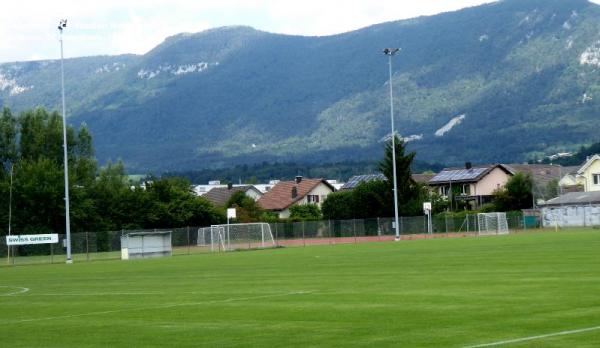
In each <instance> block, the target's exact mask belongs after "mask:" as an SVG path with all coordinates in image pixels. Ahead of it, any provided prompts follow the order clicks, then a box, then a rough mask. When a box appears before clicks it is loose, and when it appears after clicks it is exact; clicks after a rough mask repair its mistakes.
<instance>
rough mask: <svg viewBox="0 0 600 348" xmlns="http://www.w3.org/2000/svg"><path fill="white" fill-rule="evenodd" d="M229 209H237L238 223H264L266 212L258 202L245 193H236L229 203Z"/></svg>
mask: <svg viewBox="0 0 600 348" xmlns="http://www.w3.org/2000/svg"><path fill="white" fill-rule="evenodd" d="M227 208H235V209H236V215H237V217H236V221H239V222H244V223H245V222H259V221H262V217H263V214H264V210H263V209H262V208H261V207H260V206H259V205H258V203H256V201H255V200H254V199H252V198H250V197H248V196H246V193H244V192H243V191H238V192H236V193H234V194H233V195H232V196H231V198H229V200H228V201H227Z"/></svg>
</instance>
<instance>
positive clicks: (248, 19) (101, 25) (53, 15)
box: [0, 0, 600, 62]
mask: <svg viewBox="0 0 600 348" xmlns="http://www.w3.org/2000/svg"><path fill="white" fill-rule="evenodd" d="M485 2H493V0H452V1H448V0H420V1H407V0H369V1H365V0H346V1H344V2H343V3H342V2H340V1H334V0H303V1H297V0H295V1H291V0H287V1H286V0H221V1H217V0H197V1H189V0H146V1H139V0H103V1H91V0H81V1H74V0H54V1H38V0H20V1H9V2H6V3H4V4H3V5H2V7H3V10H2V11H1V12H0V45H2V47H1V48H2V49H0V62H7V61H15V60H27V59H31V58H36V59H37V58H44V59H52V58H57V57H58V56H59V55H60V51H59V48H58V42H57V39H58V33H57V30H56V26H57V24H58V20H59V19H61V18H68V19H69V26H68V28H67V29H66V30H65V56H67V57H74V56H89V55H98V54H120V53H138V54H143V53H145V52H147V51H148V50H150V49H152V48H153V47H154V46H156V45H157V44H159V43H160V42H162V41H163V40H164V39H165V38H166V37H167V36H171V35H175V34H178V33H181V32H198V31H202V30H205V29H208V28H213V27H219V26H225V25H249V26H253V27H255V28H257V29H261V30H265V31H270V32H277V33H284V34H295V35H331V34H337V33H342V32H346V31H350V30H355V29H359V28H362V27H365V26H369V25H372V24H376V23H381V22H385V21H392V20H398V19H405V18H412V17H416V16H420V15H431V14H435V13H439V12H445V11H451V10H457V9H460V8H463V7H467V6H475V5H478V4H481V3H485ZM594 2H600V0H594Z"/></svg>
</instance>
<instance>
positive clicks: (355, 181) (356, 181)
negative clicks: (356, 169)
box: [340, 174, 387, 191]
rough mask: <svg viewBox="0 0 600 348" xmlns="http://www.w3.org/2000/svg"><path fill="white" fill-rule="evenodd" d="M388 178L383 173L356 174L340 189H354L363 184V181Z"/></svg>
mask: <svg viewBox="0 0 600 348" xmlns="http://www.w3.org/2000/svg"><path fill="white" fill-rule="evenodd" d="M385 180H387V178H386V177H385V175H383V174H365V175H355V176H353V177H351V178H350V179H348V181H347V182H346V183H345V184H344V185H342V187H340V191H345V190H352V189H355V188H356V186H358V185H360V184H362V183H363V182H370V181H385Z"/></svg>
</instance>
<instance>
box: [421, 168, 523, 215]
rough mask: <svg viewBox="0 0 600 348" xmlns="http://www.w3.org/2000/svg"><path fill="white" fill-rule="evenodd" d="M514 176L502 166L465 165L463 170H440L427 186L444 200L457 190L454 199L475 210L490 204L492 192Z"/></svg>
mask: <svg viewBox="0 0 600 348" xmlns="http://www.w3.org/2000/svg"><path fill="white" fill-rule="evenodd" d="M514 174H515V172H514V171H513V169H511V168H510V167H508V166H506V165H503V164H490V165H482V166H477V167H473V166H471V164H470V163H466V165H465V168H447V169H444V170H442V171H441V172H439V173H438V174H436V175H435V176H434V177H433V178H432V179H431V180H429V183H428V185H429V186H430V187H431V188H432V190H435V191H437V193H438V194H439V195H440V196H442V197H446V198H450V197H451V196H452V192H456V191H457V190H458V191H459V194H458V195H457V196H456V197H454V199H460V200H463V201H466V202H468V204H470V205H471V208H473V209H475V208H478V207H480V206H481V205H482V204H485V203H489V202H491V200H492V194H493V193H494V191H496V190H497V189H499V188H501V187H503V186H504V185H505V184H506V182H507V181H508V180H509V179H510V177H512V176H513V175H514ZM457 187H458V189H457Z"/></svg>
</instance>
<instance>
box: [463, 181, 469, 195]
mask: <svg viewBox="0 0 600 348" xmlns="http://www.w3.org/2000/svg"><path fill="white" fill-rule="evenodd" d="M462 194H463V195H465V196H469V195H470V194H471V185H470V184H464V185H462Z"/></svg>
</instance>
